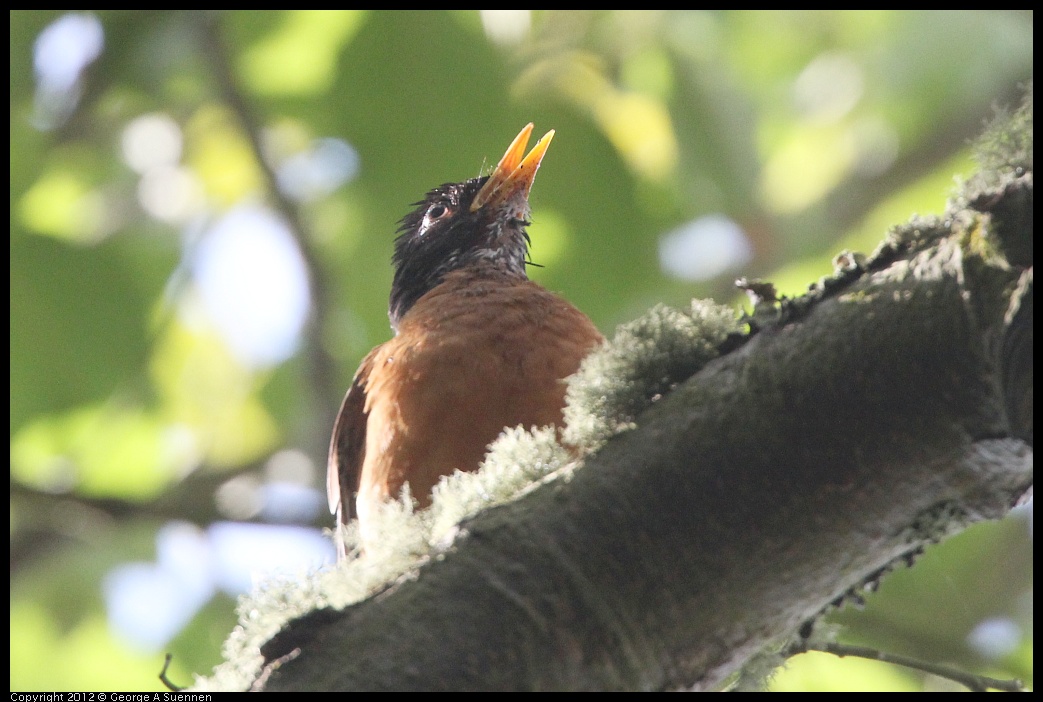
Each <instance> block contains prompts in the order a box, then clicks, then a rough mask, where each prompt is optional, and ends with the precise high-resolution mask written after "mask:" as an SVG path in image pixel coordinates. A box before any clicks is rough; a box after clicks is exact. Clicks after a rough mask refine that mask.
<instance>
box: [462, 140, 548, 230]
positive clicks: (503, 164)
mask: <svg viewBox="0 0 1043 702" xmlns="http://www.w3.org/2000/svg"><path fill="white" fill-rule="evenodd" d="M530 136H532V122H529V123H528V124H527V125H525V128H524V129H522V130H521V132H519V133H518V136H516V137H514V141H512V142H511V145H510V146H508V147H507V153H505V154H504V155H503V158H501V159H500V162H499V163H498V164H496V168H495V170H493V172H492V174H491V175H490V176H489V180H487V181H486V182H485V185H483V186H482V189H481V190H479V191H478V194H477V195H475V197H474V201H473V202H472V203H471V212H476V211H477V210H479V209H481V208H482V207H485V206H486V205H488V204H493V205H496V204H499V203H502V202H505V201H506V200H507V199H508V198H510V197H513V196H514V195H517V194H518V193H521V194H522V196H523V197H526V198H527V197H528V196H529V190H530V189H532V181H533V180H535V179H536V171H537V170H538V169H539V167H540V161H542V160H543V155H544V154H545V153H547V147H548V146H550V140H551V139H553V138H554V130H553V129H552V130H550V131H549V132H547V133H546V134H544V135H543V138H542V139H540V140H539V141H537V142H536V146H534V147H532V151H530V152H529V153H528V155H527V156H525V157H524V158H522V155H523V154H524V153H525V147H526V146H528V145H529V137H530Z"/></svg>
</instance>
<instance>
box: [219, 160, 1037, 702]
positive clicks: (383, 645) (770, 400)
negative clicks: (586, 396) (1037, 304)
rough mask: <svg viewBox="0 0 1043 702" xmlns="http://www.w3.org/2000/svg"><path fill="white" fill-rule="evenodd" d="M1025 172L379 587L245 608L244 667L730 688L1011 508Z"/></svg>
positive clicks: (389, 684)
mask: <svg viewBox="0 0 1043 702" xmlns="http://www.w3.org/2000/svg"><path fill="white" fill-rule="evenodd" d="M1031 187H1032V177H1031V173H1030V172H1029V173H1024V172H1022V171H1021V170H1019V169H1013V170H1012V172H1011V173H1010V174H1008V177H1007V178H1006V179H1005V181H1004V182H1003V184H1002V185H1000V186H998V187H997V188H996V190H995V192H994V193H993V194H994V197H992V198H985V199H979V198H976V199H975V200H973V201H974V202H979V201H980V202H988V203H989V206H988V207H982V208H980V209H978V210H974V209H963V210H956V211H953V212H952V213H950V216H949V217H948V218H947V219H946V220H944V221H941V220H918V221H914V222H913V223H911V224H909V225H907V226H905V227H904V228H899V229H896V230H894V231H892V232H891V234H889V236H888V239H887V241H885V243H884V244H882V245H881V247H880V248H879V249H878V251H877V252H875V253H874V254H873V255H872V256H870V257H869V258H868V259H867V260H866V261H865V262H864V263H862V262H860V261H859V260H858V259H856V258H855V257H851V256H847V257H842V258H841V259H840V262H841V265H839V266H838V269H839V270H838V272H837V274H836V275H835V276H834V277H833V278H831V279H827V280H824V281H821V282H820V283H819V284H817V285H816V286H814V287H813V290H812V291H811V292H810V293H809V294H808V295H806V296H804V297H802V298H800V299H797V300H792V301H785V302H784V303H782V304H781V305H778V306H776V307H775V308H773V309H774V310H775V316H776V318H775V319H774V320H773V321H771V322H770V323H765V322H764V321H763V320H764V319H765V315H764V314H763V310H761V314H759V315H758V317H757V322H756V323H755V324H754V326H755V327H756V328H755V329H754V332H753V333H751V335H750V336H749V337H748V339H746V341H745V343H744V344H742V345H741V346H739V347H738V348H735V349H730V350H729V352H728V353H726V354H725V355H722V356H720V357H719V358H717V359H715V360H713V361H711V362H710V363H708V364H707V365H706V366H705V367H703V368H702V370H700V371H699V372H697V373H695V375H693V376H692V377H690V378H688V379H687V380H685V381H684V382H683V383H681V384H680V385H678V386H677V387H676V388H675V389H674V390H673V391H672V392H669V393H667V394H665V395H664V396H663V397H662V398H661V399H658V398H657V399H656V400H655V401H654V402H653V403H652V404H651V406H650V407H649V408H648V409H647V410H646V411H644V412H642V413H641V414H640V415H639V416H638V417H637V418H636V420H635V427H634V428H633V429H632V430H630V431H625V432H623V433H620V434H617V435H616V436H614V437H613V438H611V439H610V440H609V441H608V442H607V443H605V444H604V446H603V447H602V448H600V450H598V451H597V452H596V453H594V454H592V455H590V456H588V457H586V459H585V462H584V465H582V466H581V467H579V468H574V467H572V468H566V469H563V470H561V471H560V475H559V476H558V479H557V480H547V481H544V482H543V484H541V485H540V486H539V487H537V488H535V489H532V490H531V491H528V492H527V493H526V494H524V495H523V496H522V497H521V498H520V499H517V500H515V501H512V502H508V503H506V504H503V505H501V506H498V507H494V508H492V509H488V510H486V511H484V512H482V513H480V514H478V515H477V516H476V517H474V518H473V519H471V520H467V521H465V522H463V523H462V524H461V525H460V528H459V531H458V534H457V537H456V538H455V540H454V541H453V542H452V543H451V544H448V545H439V546H438V547H436V550H434V551H433V552H432V553H430V554H429V555H428V556H426V557H424V558H422V559H421V561H422V562H421V564H420V565H419V566H418V567H416V568H413V569H410V570H409V571H408V572H407V573H405V574H404V575H403V576H402V577H399V578H398V579H397V580H394V581H392V582H390V583H388V584H386V585H384V586H383V587H381V588H379V593H378V594H377V595H376V596H372V597H369V598H367V599H363V600H362V601H359V602H357V603H356V604H354V605H351V606H347V607H345V608H343V609H336V608H332V607H330V606H329V603H331V602H337V601H343V594H342V593H341V594H336V593H335V592H333V591H332V590H328V589H325V588H327V586H329V585H330V583H331V582H336V581H338V580H341V581H343V580H344V579H346V578H349V577H351V568H350V567H349V568H347V569H345V570H346V571H348V573H347V574H344V573H339V572H338V573H334V574H332V575H331V576H330V577H326V578H325V580H323V579H322V577H320V578H317V579H316V581H315V582H314V583H312V584H310V585H307V586H300V585H298V586H296V588H295V589H292V590H288V591H287V593H285V594H283V595H281V596H273V597H271V598H270V604H273V605H274V607H273V609H278V608H279V607H281V608H282V609H283V612H282V613H281V614H280V613H279V612H278V611H269V612H268V613H267V614H266V613H265V612H263V611H262V610H264V609H265V608H264V607H257V606H256V605H250V606H248V607H247V608H246V609H247V610H248V615H247V616H246V619H245V628H244V629H243V630H241V631H240V632H239V634H237V639H236V640H237V641H238V642H239V644H240V646H239V649H240V653H241V658H240V659H239V660H238V661H237V662H231V663H229V665H230V666H236V665H238V666H240V671H241V675H242V676H243V677H242V678H240V682H239V683H237V684H243V683H242V680H248V681H254V680H256V679H257V677H258V675H260V674H261V671H262V668H263V669H264V673H263V674H264V675H266V676H267V678H266V681H265V683H264V687H265V688H266V689H268V690H290V689H327V690H333V689H337V690H349V689H359V690H361V689H388V690H391V689H395V690H406V689H425V690H433V689H444V690H449V689H453V690H468V689H485V690H488V689H503V690H517V689H536V690H540V689H634V690H638V689H642V690H649V689H654V690H663V689H679V688H692V689H717V688H719V687H721V686H722V685H724V684H725V683H726V681H727V680H728V679H730V678H731V677H732V676H734V675H735V674H736V673H737V672H739V671H740V670H741V669H742V667H743V666H744V665H745V664H746V663H747V662H748V661H750V660H751V659H753V658H754V657H755V656H756V655H757V654H759V653H761V652H762V651H765V650H767V649H771V648H772V647H778V646H780V645H782V644H784V643H785V642H786V641H787V640H788V639H789V638H790V637H792V636H793V635H794V633H795V632H796V631H797V630H798V629H800V628H801V627H802V625H806V624H807V623H808V622H809V621H814V620H815V619H816V618H818V617H819V616H821V614H822V613H823V612H824V611H826V610H828V609H829V608H830V607H831V605H833V604H836V603H837V602H839V601H842V600H843V599H844V598H846V597H848V596H850V595H851V594H852V593H854V592H856V591H858V590H860V589H861V588H862V587H863V586H865V585H866V584H869V583H874V582H876V580H878V579H879V578H880V577H882V575H883V574H885V573H886V572H887V571H888V570H889V569H890V568H891V567H892V566H893V565H894V564H895V563H896V562H897V563H901V562H904V561H907V560H910V559H912V558H913V557H914V556H915V555H916V554H917V553H919V552H920V550H921V549H922V548H923V546H924V545H925V544H928V543H931V542H934V541H937V540H939V539H941V538H943V537H944V536H946V535H948V534H951V533H953V532H955V531H958V530H960V529H961V528H963V527H964V526H966V525H968V524H970V523H972V522H975V521H978V520H982V519H995V518H998V517H1000V516H1002V515H1004V514H1005V513H1006V512H1007V511H1008V510H1009V509H1010V507H1011V506H1012V505H1014V504H1015V503H1016V502H1017V501H1018V499H1019V498H1020V497H1021V496H1022V495H1023V494H1024V493H1025V492H1026V491H1027V490H1029V489H1030V487H1031V484H1032V451H1031V445H1030V444H1029V443H1028V437H1030V436H1031V433H1030V432H1029V431H1026V426H1025V424H1026V422H1028V425H1029V426H1030V425H1031V404H1032V403H1031V387H1032V386H1031V370H1032V364H1031V361H1028V362H1026V359H1031V347H1032V341H1031V340H1032V333H1031V329H1032V321H1031V315H1030V314H1022V313H1020V310H1022V309H1025V308H1026V307H1029V308H1030V305H1029V303H1030V302H1031V290H1032V285H1031V283H1032V275H1031V267H1028V268H1025V267H1023V266H1019V265H1014V264H1012V263H1011V261H1009V260H1007V259H1006V258H1005V256H1004V252H1005V251H1013V250H1018V251H1024V247H1018V246H1011V242H1014V241H1017V240H1024V239H1025V238H1026V237H1031V236H1032V232H1031V227H1029V228H1027V229H1026V228H1025V227H1024V226H1023V223H1024V222H1026V221H1029V222H1030V221H1031V216H1030V215H1029V216H1027V217H1012V216H1010V213H1009V210H1008V209H1005V208H1004V207H1002V206H1001V205H1003V204H1004V203H1006V202H1007V200H1008V196H1011V197H1016V202H1017V203H1020V204H1019V206H1027V207H1029V208H1030V209H1031V201H1032V198H1031ZM1026 193H1027V196H1026ZM994 212H1003V213H1004V217H1003V218H996V217H993V216H992V213H994ZM1029 266H1031V264H1029ZM438 549H441V550H438ZM361 567H362V566H360V568H361ZM356 570H358V569H356ZM327 575H329V574H327ZM355 575H356V576H357V575H358V573H355ZM333 587H338V586H337V585H334V586H333ZM308 598H312V599H313V601H314V603H315V607H316V608H315V609H313V610H312V611H310V612H308V613H306V614H304V615H303V616H298V617H296V618H291V619H290V621H288V622H285V621H283V622H282V623H280V619H279V618H280V617H282V619H283V620H285V619H286V618H287V617H288V615H287V614H286V613H287V612H294V611H302V610H301V606H302V605H301V600H303V599H308ZM265 617H269V618H267V619H265ZM276 628H281V630H280V631H279V632H278V634H277V635H276V636H274V638H271V640H270V641H268V642H267V643H264V642H263V641H264V640H265V639H267V638H268V637H269V636H270V634H271V633H272V631H273V630H274V629H276ZM258 647H260V650H261V651H262V654H263V655H262V656H258V655H257V649H258ZM233 648H234V647H233ZM294 651H299V654H294V656H295V657H294V658H293V659H292V660H290V659H288V658H285V657H286V656H287V654H290V653H292V652H294ZM275 660H282V661H283V662H282V663H281V665H279V666H270V665H267V664H270V663H271V662H272V661H275ZM266 665H267V667H265V666H266ZM226 674H227V671H224V673H222V675H226ZM222 679H225V680H227V679H228V678H227V677H223V678H222ZM217 684H218V683H217V682H214V681H209V682H208V681H204V682H203V686H204V687H206V686H208V685H211V686H213V685H217ZM249 684H250V683H249V682H247V683H245V685H243V686H249Z"/></svg>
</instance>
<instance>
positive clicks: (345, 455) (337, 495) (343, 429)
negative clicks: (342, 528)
mask: <svg viewBox="0 0 1043 702" xmlns="http://www.w3.org/2000/svg"><path fill="white" fill-rule="evenodd" d="M379 348H380V347H379V346H378V347H377V348H376V349H373V351H371V352H370V354H369V355H368V356H366V358H365V359H364V360H363V361H362V365H360V366H359V369H358V370H357V371H355V377H354V379H353V380H352V381H351V387H350V388H348V393H347V394H346V395H345V396H344V402H342V403H341V406H340V412H338V413H337V422H336V424H334V425H333V437H332V438H331V439H330V455H329V460H328V461H327V464H326V498H327V499H328V500H329V506H330V512H332V513H334V514H336V515H337V524H338V525H340V524H347V523H348V522H349V521H351V520H352V519H353V518H354V517H355V493H357V492H358V488H359V475H360V474H361V472H362V462H363V461H364V460H365V458H366V421H367V418H368V415H367V412H366V383H367V382H368V380H369V373H370V371H371V370H372V367H373V357H374V355H375V354H376V352H377V350H378V349H379Z"/></svg>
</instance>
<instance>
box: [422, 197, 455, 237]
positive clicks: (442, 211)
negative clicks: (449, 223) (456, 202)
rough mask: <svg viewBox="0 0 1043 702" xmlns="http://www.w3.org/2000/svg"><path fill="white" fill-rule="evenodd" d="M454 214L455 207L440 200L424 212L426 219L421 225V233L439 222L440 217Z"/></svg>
mask: <svg viewBox="0 0 1043 702" xmlns="http://www.w3.org/2000/svg"><path fill="white" fill-rule="evenodd" d="M451 214H453V208H452V206H450V205H446V204H445V203H442V202H438V203H435V204H434V205H431V206H430V207H429V208H427V212H426V213H424V221H423V222H422V223H421V225H420V233H421V234H422V233H424V232H425V231H427V229H428V227H430V226H431V225H432V224H434V223H435V222H437V221H438V220H440V219H443V218H445V217H448V216H450V215H451Z"/></svg>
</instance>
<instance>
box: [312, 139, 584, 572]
mask: <svg viewBox="0 0 1043 702" xmlns="http://www.w3.org/2000/svg"><path fill="white" fill-rule="evenodd" d="M532 130H533V125H532V124H531V123H530V124H528V125H526V126H525V127H524V128H523V129H522V130H521V132H520V133H519V134H518V136H517V137H515V139H514V141H513V142H512V143H511V145H510V146H509V147H508V149H507V151H506V153H505V154H504V156H503V158H502V159H500V161H499V163H497V165H496V167H495V168H494V169H493V171H492V173H490V174H489V175H488V176H482V177H478V178H472V179H470V180H466V181H463V182H458V183H445V184H443V185H440V186H438V187H436V188H434V189H432V190H431V191H429V192H428V193H427V195H426V196H425V197H424V199H423V200H421V201H419V202H417V203H414V207H415V209H414V210H413V211H412V212H410V213H409V214H407V215H406V216H405V217H403V218H402V220H401V222H400V223H399V232H398V236H397V238H396V240H395V245H394V253H393V255H392V263H393V266H394V276H393V278H392V283H391V291H390V295H389V300H388V317H389V319H390V321H391V328H392V330H393V331H394V335H393V336H392V338H391V339H390V340H388V341H387V342H385V343H383V344H381V345H379V346H377V347H376V348H374V349H373V350H372V351H370V353H369V354H368V355H367V356H366V357H365V358H364V359H363V361H362V363H361V364H360V366H359V368H358V371H357V372H356V373H355V375H354V378H353V379H352V382H351V386H350V387H349V389H348V391H347V393H346V395H345V396H344V400H343V402H342V403H341V407H340V411H339V413H338V415H337V418H336V421H335V423H334V427H333V435H332V437H331V439H330V447H329V459H328V464H327V479H326V488H327V495H328V498H329V508H330V512H331V513H333V514H335V515H336V520H337V525H338V528H337V533H338V543H339V548H338V551H339V555H340V557H341V558H342V559H343V558H347V557H348V555H349V554H348V552H347V548H346V547H345V546H344V544H343V541H342V540H341V539H340V531H341V529H340V526H341V525H346V524H348V523H350V521H351V520H352V519H355V518H357V519H358V522H359V525H358V526H359V540H360V543H361V550H363V551H364V550H365V549H366V544H367V543H373V539H375V538H378V535H377V534H376V533H375V529H374V526H373V520H374V514H375V511H376V510H377V509H378V508H379V506H380V505H381V503H384V502H387V501H390V500H395V499H399V497H400V496H401V494H402V491H403V489H404V488H406V487H408V490H409V494H410V496H411V497H412V498H413V499H415V500H416V503H417V506H418V507H420V508H423V507H426V506H428V505H429V504H430V502H431V492H432V489H433V488H434V487H435V485H436V484H437V483H438V481H439V480H440V478H441V477H442V476H446V475H450V474H452V473H453V472H454V471H457V470H459V471H465V472H466V471H475V470H477V469H478V468H479V466H480V464H481V462H482V460H483V458H484V456H485V453H486V451H487V448H488V446H489V444H490V443H492V442H493V441H494V440H495V439H496V438H497V436H499V435H500V433H501V432H502V431H503V430H504V429H505V428H510V427H515V426H522V427H524V428H526V429H528V428H530V427H542V426H547V425H553V426H556V427H559V428H560V427H561V425H562V411H563V408H564V405H565V392H566V384H565V378H567V377H568V376H570V375H572V374H574V373H575V372H576V371H577V370H578V369H579V365H580V362H581V361H582V360H583V358H584V357H585V356H587V355H588V354H589V352H590V351H591V350H593V349H594V348H595V347H596V346H598V345H599V344H601V343H602V342H603V341H604V338H603V336H602V335H601V333H600V332H599V331H598V329H597V327H596V326H595V325H594V323H593V322H592V321H591V320H590V319H589V318H588V317H587V316H586V315H585V314H584V313H583V312H581V311H580V310H579V309H577V308H576V307H575V306H574V305H572V304H571V303H570V302H568V301H567V300H565V299H564V298H562V297H560V296H559V295H557V294H555V293H552V292H550V291H548V290H546V289H545V288H543V287H541V286H540V285H538V284H537V283H535V282H533V281H531V280H530V279H529V277H528V275H527V273H526V266H527V265H530V264H531V263H532V262H531V259H530V256H529V245H530V239H529V235H528V232H527V227H528V226H529V224H530V220H529V216H530V206H529V192H530V190H531V188H532V184H533V180H534V178H535V176H536V171H537V170H538V169H539V166H540V163H541V162H542V161H543V157H544V155H545V154H546V152H547V148H548V147H549V145H550V142H551V139H553V137H554V131H553V130H551V131H550V132H548V133H547V134H546V135H544V136H543V137H542V138H541V139H540V140H539V141H538V142H537V143H536V145H535V146H533V148H532V150H531V151H529V152H528V154H525V150H526V148H527V146H528V143H529V139H530V136H531V134H532Z"/></svg>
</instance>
